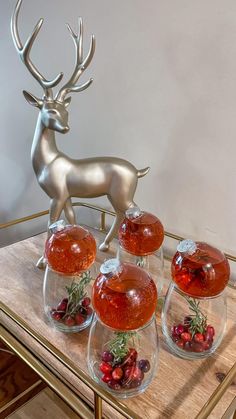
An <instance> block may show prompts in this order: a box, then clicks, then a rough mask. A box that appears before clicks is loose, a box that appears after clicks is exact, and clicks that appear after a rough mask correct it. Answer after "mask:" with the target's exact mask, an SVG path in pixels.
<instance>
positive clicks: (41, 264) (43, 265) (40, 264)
mask: <svg viewBox="0 0 236 419" xmlns="http://www.w3.org/2000/svg"><path fill="white" fill-rule="evenodd" d="M46 265H47V262H46V259H45V257H44V256H41V258H40V259H39V260H38V262H37V263H36V266H37V268H39V269H43V270H44V269H45V268H46Z"/></svg>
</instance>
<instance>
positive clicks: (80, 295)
mask: <svg viewBox="0 0 236 419" xmlns="http://www.w3.org/2000/svg"><path fill="white" fill-rule="evenodd" d="M92 279H93V278H92V277H91V275H90V271H86V272H83V273H82V274H81V275H80V281H79V282H75V281H72V283H71V285H70V286H67V287H66V291H67V293H68V303H67V309H66V313H65V316H64V317H66V316H68V315H69V316H71V315H73V314H75V313H76V312H77V311H78V309H79V306H80V305H81V301H82V300H83V299H84V298H85V297H86V295H87V292H86V291H85V287H86V285H88V284H89V283H90V281H92Z"/></svg>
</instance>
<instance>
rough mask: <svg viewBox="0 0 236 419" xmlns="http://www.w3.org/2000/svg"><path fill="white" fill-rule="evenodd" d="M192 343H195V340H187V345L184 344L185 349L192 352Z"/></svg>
mask: <svg viewBox="0 0 236 419" xmlns="http://www.w3.org/2000/svg"><path fill="white" fill-rule="evenodd" d="M192 344H193V342H186V343H185V345H184V350H185V351H188V352H191V350H192Z"/></svg>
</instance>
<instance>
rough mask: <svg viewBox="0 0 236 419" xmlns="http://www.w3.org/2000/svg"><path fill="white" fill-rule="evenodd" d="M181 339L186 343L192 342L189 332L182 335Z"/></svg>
mask: <svg viewBox="0 0 236 419" xmlns="http://www.w3.org/2000/svg"><path fill="white" fill-rule="evenodd" d="M180 337H181V339H182V340H183V341H184V342H190V340H191V339H192V336H191V334H190V333H188V332H184V333H181V335H180Z"/></svg>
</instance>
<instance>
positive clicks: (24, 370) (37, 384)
mask: <svg viewBox="0 0 236 419" xmlns="http://www.w3.org/2000/svg"><path fill="white" fill-rule="evenodd" d="M7 350H8V348H7V347H6V346H5V345H4V344H3V343H2V342H1V341H0V419H3V418H5V417H6V416H7V415H9V414H10V413H11V412H13V411H14V410H15V409H17V408H18V407H19V406H22V404H24V403H25V402H27V401H28V400H30V399H31V397H33V396H34V395H35V394H37V393H38V392H39V391H41V390H42V389H43V388H44V387H45V384H44V383H42V381H41V380H40V379H39V376H38V375H37V374H35V373H34V372H33V371H32V370H31V368H29V367H28V365H26V364H25V363H24V362H22V361H21V359H19V358H18V357H17V356H15V355H14V354H12V353H9V352H7Z"/></svg>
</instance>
